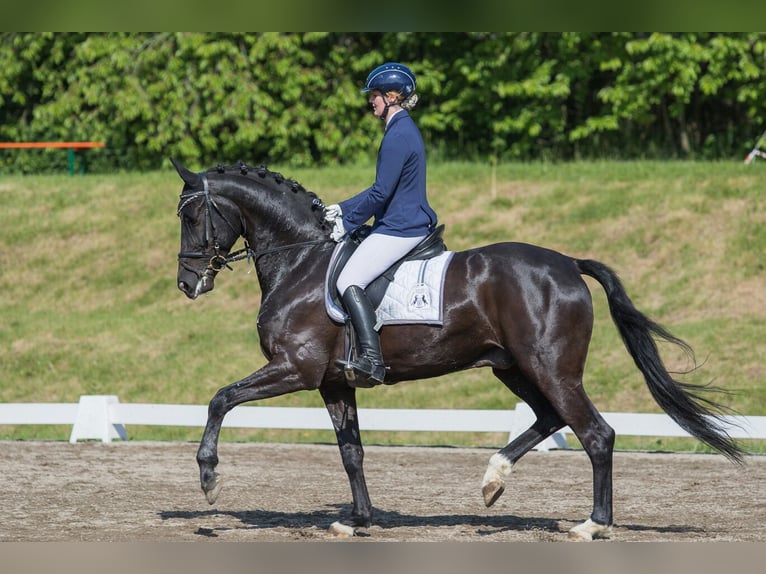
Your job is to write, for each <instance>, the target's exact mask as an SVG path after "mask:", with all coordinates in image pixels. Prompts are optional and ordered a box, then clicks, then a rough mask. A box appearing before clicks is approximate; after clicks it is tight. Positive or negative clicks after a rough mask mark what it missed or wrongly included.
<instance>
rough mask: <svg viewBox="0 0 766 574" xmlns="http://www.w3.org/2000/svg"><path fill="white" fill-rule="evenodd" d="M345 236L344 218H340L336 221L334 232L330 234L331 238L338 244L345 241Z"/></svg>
mask: <svg viewBox="0 0 766 574" xmlns="http://www.w3.org/2000/svg"><path fill="white" fill-rule="evenodd" d="M344 235H346V228H345V227H343V218H342V217H338V218H337V219H336V220H335V225H334V226H333V228H332V232H331V233H330V238H331V239H332V240H333V241H335V242H336V243H337V242H339V241H340V240H341V239H343V236H344Z"/></svg>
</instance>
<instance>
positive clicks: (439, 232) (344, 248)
mask: <svg viewBox="0 0 766 574" xmlns="http://www.w3.org/2000/svg"><path fill="white" fill-rule="evenodd" d="M371 231H372V227H370V226H369V225H363V226H362V227H360V228H359V229H358V230H357V231H355V232H354V233H353V234H348V235H347V236H346V238H345V239H344V240H343V243H342V244H341V247H340V249H339V251H338V254H337V257H336V259H335V264H334V266H333V267H332V269H330V270H328V281H327V288H328V289H329V292H330V296H331V297H332V300H333V303H335V305H336V306H337V307H338V308H340V309H343V302H342V301H341V298H340V295H339V294H338V289H337V281H338V276H339V275H340V272H341V271H342V270H343V267H344V266H345V265H346V263H348V260H349V258H350V257H351V255H352V254H353V253H354V251H356V248H357V247H359V244H360V243H361V242H362V241H363V240H364V239H365V238H366V237H367V236H368V235H370V232H371ZM446 250H447V246H446V245H445V244H444V224H442V225H439V226H437V227H436V229H434V230H433V231H432V232H431V233H429V234H428V235H427V236H426V237H424V238H423V241H421V242H420V243H418V244H417V245H416V246H415V247H414V248H412V250H411V251H410V252H409V253H407V254H406V255H405V256H404V257H402V258H401V259H399V261H397V262H396V263H394V264H393V265H392V266H391V267H389V268H388V269H386V271H384V272H383V274H381V275H380V276H379V277H378V278H377V279H375V280H374V281H373V282H372V283H370V284H369V285H368V286H367V288H366V289H365V292H366V293H367V297H369V299H370V302H371V303H372V306H373V307H374V308H377V307H378V305H380V302H381V301H382V300H383V296H384V295H385V294H386V289H387V288H388V286H389V284H390V283H391V281H393V280H394V274H395V273H396V270H397V269H399V267H400V266H401V265H402V263H404V262H405V261H421V260H423V259H431V258H432V257H436V256H437V255H441V254H442V253H444V252H445V251H446Z"/></svg>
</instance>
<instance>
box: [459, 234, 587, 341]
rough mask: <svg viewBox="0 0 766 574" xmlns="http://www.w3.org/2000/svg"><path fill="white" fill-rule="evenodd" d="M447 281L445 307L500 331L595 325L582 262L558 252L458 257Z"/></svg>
mask: <svg viewBox="0 0 766 574" xmlns="http://www.w3.org/2000/svg"><path fill="white" fill-rule="evenodd" d="M446 280H447V285H446V291H445V301H446V302H447V303H448V304H449V305H451V306H452V307H455V308H464V309H468V308H472V309H473V310H474V311H475V312H477V313H480V315H481V316H484V317H487V318H488V319H490V320H491V321H492V322H493V323H494V325H493V328H494V329H498V328H499V327H500V325H502V326H503V327H504V328H509V327H508V326H509V325H514V330H516V329H518V328H519V327H521V328H526V327H529V328H530V329H531V324H532V323H535V322H536V321H540V320H541V319H542V318H545V319H546V321H547V322H548V324H554V323H558V324H564V323H566V324H569V325H570V326H571V325H574V324H575V323H580V324H581V325H582V326H583V327H585V328H586V329H590V326H591V325H592V321H593V304H592V298H591V294H590V290H589V289H588V285H587V284H586V283H585V281H584V280H583V278H582V275H581V273H580V270H579V268H578V266H577V262H576V260H575V259H573V258H572V257H569V256H567V255H564V254H563V253H560V252H558V251H555V250H553V249H548V248H545V247H539V246H537V245H532V244H529V243H520V242H505V243H494V244H492V245H487V246H484V247H479V248H476V249H470V250H467V251H460V252H456V253H455V255H454V257H453V260H452V263H451V264H450V269H449V273H448V274H447V277H446ZM487 310H491V312H489V313H487ZM564 318H566V320H564ZM578 329H579V327H578ZM588 334H589V333H588ZM583 335H585V333H584V332H583Z"/></svg>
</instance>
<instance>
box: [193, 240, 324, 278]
mask: <svg viewBox="0 0 766 574" xmlns="http://www.w3.org/2000/svg"><path fill="white" fill-rule="evenodd" d="M331 241H332V239H313V240H311V241H301V242H300V243H290V244H289V245H280V246H279V247H269V248H268V249H253V248H252V247H250V245H248V243H247V241H245V247H243V248H242V249H238V250H237V251H234V252H232V253H229V255H228V256H227V257H222V256H215V255H214V256H213V257H211V259H210V262H211V263H210V265H212V264H213V260H214V259H216V260H217V261H220V262H221V263H220V266H219V267H218V268H217V269H215V268H214V269H215V270H216V271H219V270H220V269H221V268H222V267H224V266H225V267H226V268H227V269H231V267H229V263H234V262H235V261H242V260H243V259H247V260H248V261H251V260H252V262H253V265H255V262H256V261H257V260H258V258H259V257H261V256H262V255H269V254H270V253H277V252H279V251H287V250H288V249H296V248H298V247H309V246H311V245H320V244H322V243H330V242H331ZM179 256H180V254H179ZM217 257H219V258H220V259H217Z"/></svg>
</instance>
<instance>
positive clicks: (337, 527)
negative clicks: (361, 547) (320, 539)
mask: <svg viewBox="0 0 766 574" xmlns="http://www.w3.org/2000/svg"><path fill="white" fill-rule="evenodd" d="M327 533H328V534H329V535H330V536H333V537H335V538H351V537H352V536H355V535H356V530H354V528H353V526H348V525H347V524H343V523H342V522H333V523H332V524H330V528H328V529H327Z"/></svg>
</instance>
